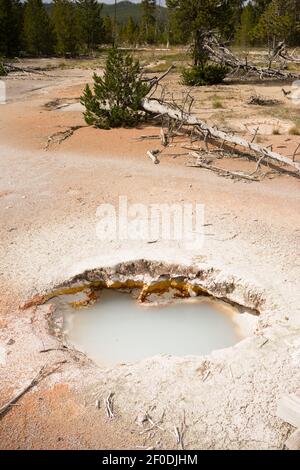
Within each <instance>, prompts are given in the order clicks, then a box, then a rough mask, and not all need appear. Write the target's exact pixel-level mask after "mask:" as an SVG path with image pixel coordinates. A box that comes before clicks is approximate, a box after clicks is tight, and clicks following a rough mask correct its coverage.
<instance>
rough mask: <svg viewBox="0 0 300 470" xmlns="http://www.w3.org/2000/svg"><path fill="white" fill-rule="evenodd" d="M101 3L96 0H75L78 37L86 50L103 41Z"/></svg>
mask: <svg viewBox="0 0 300 470" xmlns="http://www.w3.org/2000/svg"><path fill="white" fill-rule="evenodd" d="M101 10H102V5H101V4H99V3H98V2H97V0H77V14H78V24H79V37H80V41H81V44H82V45H83V47H85V48H86V49H87V50H89V51H90V50H93V49H95V47H96V46H97V45H98V44H100V42H102V41H103V23H102V18H101Z"/></svg>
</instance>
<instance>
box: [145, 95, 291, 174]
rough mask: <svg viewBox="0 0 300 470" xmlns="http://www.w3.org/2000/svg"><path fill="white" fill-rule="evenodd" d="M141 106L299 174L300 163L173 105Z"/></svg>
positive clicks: (147, 101)
mask: <svg viewBox="0 0 300 470" xmlns="http://www.w3.org/2000/svg"><path fill="white" fill-rule="evenodd" d="M141 106H142V108H143V109H144V110H145V111H146V112H149V113H153V114H160V115H162V116H168V117H169V118H171V119H174V120H176V121H178V122H183V124H184V125H188V126H193V127H196V128H197V129H199V130H200V131H201V132H202V133H203V135H204V136H206V137H211V138H213V139H216V140H218V141H220V142H222V143H229V144H233V145H235V146H236V145H238V146H239V147H242V148H243V149H246V150H247V151H252V152H254V153H256V154H259V156H260V157H264V158H270V159H271V160H274V161H276V162H279V163H283V164H285V165H289V166H291V167H293V168H294V169H295V170H296V171H297V172H299V173H300V163H298V162H294V161H293V160H291V159H290V158H288V157H285V156H283V155H280V154H279V153H276V152H273V151H271V150H270V149H268V148H266V147H263V146H261V145H259V144H256V143H254V142H248V141H247V140H245V139H243V138H242V137H238V136H235V135H231V134H227V133H226V132H223V131H220V130H218V129H216V128H214V127H210V126H208V125H207V124H206V123H205V122H203V121H201V119H199V118H198V117H197V116H195V115H193V114H188V113H185V112H183V111H182V110H180V109H179V108H178V107H176V106H174V105H170V104H167V103H163V102H160V101H159V100H156V99H149V98H144V99H143V100H142V102H141Z"/></svg>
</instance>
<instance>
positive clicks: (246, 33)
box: [236, 3, 256, 47]
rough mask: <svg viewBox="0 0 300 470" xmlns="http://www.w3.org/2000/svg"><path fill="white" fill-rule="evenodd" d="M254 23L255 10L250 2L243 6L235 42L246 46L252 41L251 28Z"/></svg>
mask: <svg viewBox="0 0 300 470" xmlns="http://www.w3.org/2000/svg"><path fill="white" fill-rule="evenodd" d="M255 23H256V12H255V9H254V6H253V4H252V3H248V4H247V5H246V6H245V8H243V11H242V14H241V20H240V25H239V27H238V29H237V32H236V42H237V44H239V45H240V46H243V47H248V46H249V45H251V44H252V43H253V34H252V33H253V28H254V26H255Z"/></svg>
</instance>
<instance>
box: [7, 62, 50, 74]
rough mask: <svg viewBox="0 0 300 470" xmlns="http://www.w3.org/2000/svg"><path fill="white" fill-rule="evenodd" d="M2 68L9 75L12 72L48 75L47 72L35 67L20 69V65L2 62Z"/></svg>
mask: <svg viewBox="0 0 300 470" xmlns="http://www.w3.org/2000/svg"><path fill="white" fill-rule="evenodd" d="M2 67H3V70H4V71H5V73H6V74H9V73H12V72H22V73H34V74H37V75H47V74H46V73H45V72H43V71H42V70H39V69H37V68H35V67H20V66H18V65H14V64H10V63H8V62H2Z"/></svg>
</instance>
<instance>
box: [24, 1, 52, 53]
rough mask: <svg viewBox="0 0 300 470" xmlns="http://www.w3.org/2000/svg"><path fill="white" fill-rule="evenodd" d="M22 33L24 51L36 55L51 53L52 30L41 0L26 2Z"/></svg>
mask: <svg viewBox="0 0 300 470" xmlns="http://www.w3.org/2000/svg"><path fill="white" fill-rule="evenodd" d="M23 33H24V43H25V48H26V52H28V53H29V54H32V55H37V56H40V55H47V54H51V53H52V51H53V44H54V39H53V30H52V27H51V23H50V19H49V16H48V14H47V11H46V9H45V7H44V5H43V3H42V0H28V1H27V2H26V4H25V11H24V31H23Z"/></svg>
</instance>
